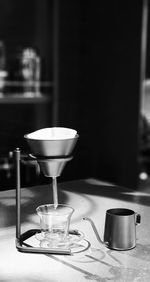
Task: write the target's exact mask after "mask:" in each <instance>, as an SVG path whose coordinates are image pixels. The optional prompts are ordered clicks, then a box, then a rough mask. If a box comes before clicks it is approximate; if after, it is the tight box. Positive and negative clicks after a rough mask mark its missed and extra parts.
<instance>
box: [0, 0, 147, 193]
mask: <svg viewBox="0 0 150 282" xmlns="http://www.w3.org/2000/svg"><path fill="white" fill-rule="evenodd" d="M53 2H55V1H48V0H43V1H40V0H32V1H31V0H30V1H27V0H22V1H19V0H13V1H12V0H11V1H10V0H9V1H8V0H3V1H2V0H0V39H2V40H3V41H4V42H5V43H6V51H7V54H8V65H10V64H9V62H10V61H11V59H12V58H14V56H15V54H16V52H17V50H18V48H20V47H26V46H33V47H34V48H37V50H38V52H39V53H40V55H41V57H42V63H43V66H42V77H43V79H45V80H53V78H54V77H53V68H54V66H55V70H56V67H57V75H58V76H57V79H58V82H59V83H58V85H57V87H58V89H59V96H58V99H57V109H58V115H57V119H55V121H54V120H53V118H52V113H53V103H51V104H48V105H44V106H43V108H42V106H38V107H36V106H34V105H26V104H24V105H21V106H20V105H14V104H13V105H9V106H8V105H3V104H2V105H1V104H0V153H1V155H4V153H5V154H7V152H9V151H10V150H13V148H14V147H17V146H19V147H21V148H23V150H24V149H25V148H26V145H25V144H24V140H23V138H22V137H23V134H24V133H27V132H29V131H31V130H35V129H38V128H39V127H40V128H41V127H46V126H48V127H50V126H52V125H58V126H65V127H71V128H74V129H76V130H77V131H78V133H79V135H80V138H79V141H78V144H77V147H76V150H75V154H74V159H73V160H72V161H71V162H70V163H69V164H67V166H66V167H65V169H64V172H63V174H62V176H61V177H60V181H64V180H70V179H77V178H84V177H97V178H100V179H103V180H107V181H111V182H114V183H116V184H119V185H122V186H129V187H132V188H135V189H136V186H137V178H138V161H137V160H138V134H139V132H138V126H139V109H140V98H139V91H140V52H141V49H140V47H141V17H142V1H118V0H116V1H109V2H108V1H107V2H106V1H100V2H99V1H83V0H73V1H69V0H64V1H56V2H55V4H56V5H57V4H58V6H57V13H58V14H57V16H58V21H57V27H58V54H57V60H58V61H57V66H56V65H55V60H54V56H53V52H54V51H55V50H54V41H53V40H54V29H53V22H54V13H53V8H54V3H53ZM51 93H52V92H51V91H50V90H49V89H48V94H49V95H51ZM53 99H55V97H53ZM45 109H46V110H45ZM41 110H42V111H43V121H40V124H38V122H37V120H38V119H37V116H38V111H41ZM45 113H46V116H45ZM31 178H32V179H33V177H32V176H31ZM0 182H1V184H0V186H1V187H4V186H6V187H8V186H11V183H9V185H8V184H6V181H5V180H2V181H1V180H0ZM25 184H26V183H25V182H24V183H23V185H25Z"/></svg>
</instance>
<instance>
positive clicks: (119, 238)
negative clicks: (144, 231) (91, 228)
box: [104, 208, 137, 250]
mask: <svg viewBox="0 0 150 282" xmlns="http://www.w3.org/2000/svg"><path fill="white" fill-rule="evenodd" d="M136 218H137V216H136V213H135V212H134V211H132V210H129V209H122V208H116V209H109V210H107V211H106V220H105V231H104V242H106V244H107V247H108V248H110V249H115V250H129V249H132V248H134V247H135V246H136V224H137V221H136Z"/></svg>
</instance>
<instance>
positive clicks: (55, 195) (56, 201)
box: [52, 176, 58, 209]
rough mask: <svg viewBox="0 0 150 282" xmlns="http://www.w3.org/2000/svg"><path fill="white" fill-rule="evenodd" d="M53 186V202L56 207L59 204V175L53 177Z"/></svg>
mask: <svg viewBox="0 0 150 282" xmlns="http://www.w3.org/2000/svg"><path fill="white" fill-rule="evenodd" d="M52 187H53V202H54V207H55V209H56V208H57V206H58V191H57V177H56V176H53V177H52Z"/></svg>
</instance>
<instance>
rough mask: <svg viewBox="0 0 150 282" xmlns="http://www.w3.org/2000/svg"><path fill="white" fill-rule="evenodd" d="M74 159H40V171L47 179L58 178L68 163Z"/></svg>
mask: <svg viewBox="0 0 150 282" xmlns="http://www.w3.org/2000/svg"><path fill="white" fill-rule="evenodd" d="M71 159H72V157H68V158H57V159H43V160H42V159H41V160H40V159H39V160H38V163H39V166H40V170H41V171H42V173H43V174H44V176H46V177H57V176H60V175H61V173H62V171H63V169H64V167H65V165H66V163H67V162H68V161H70V160H71Z"/></svg>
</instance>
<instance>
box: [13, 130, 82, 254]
mask: <svg viewBox="0 0 150 282" xmlns="http://www.w3.org/2000/svg"><path fill="white" fill-rule="evenodd" d="M77 139H78V135H76V137H75V138H73V139H72V140H71V139H70V141H69V142H70V143H71V146H70V148H69V150H68V151H67V153H66V154H65V155H63V156H56V157H55V156H50V157H49V156H44V157H42V156H36V155H32V154H30V155H29V158H30V160H34V161H35V160H36V161H37V162H38V164H39V166H40V169H41V170H42V172H43V174H44V175H45V176H46V177H51V178H52V187H53V193H54V195H53V197H54V198H55V200H57V199H56V194H55V193H56V191H57V176H60V174H61V173H62V171H63V169H64V166H65V164H66V162H68V161H70V160H71V159H72V158H73V157H72V156H71V155H70V154H69V153H71V152H72V150H73V148H74V146H75V144H76V142H77ZM28 141H29V145H31V150H32V149H33V150H32V151H33V153H34V149H35V146H34V145H35V144H34V142H33V146H32V141H33V140H31V144H30V140H28ZM34 141H36V140H34ZM36 143H37V142H36ZM40 145H41V142H40ZM42 146H43V144H42ZM36 148H38V146H36ZM38 149H39V148H38ZM42 149H43V148H42ZM14 160H15V167H16V248H17V249H18V250H19V251H21V252H26V253H46V254H47V253H50V254H68V255H69V254H71V250H70V249H69V248H65V249H64V248H63V249H60V248H59V249H58V248H42V247H33V246H31V245H29V244H28V243H26V242H25V241H26V240H27V239H29V238H30V237H32V236H33V235H35V234H37V233H40V232H41V230H40V229H30V230H28V231H26V232H24V233H22V234H21V180H20V162H21V152H20V149H19V148H16V149H15V150H14Z"/></svg>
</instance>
